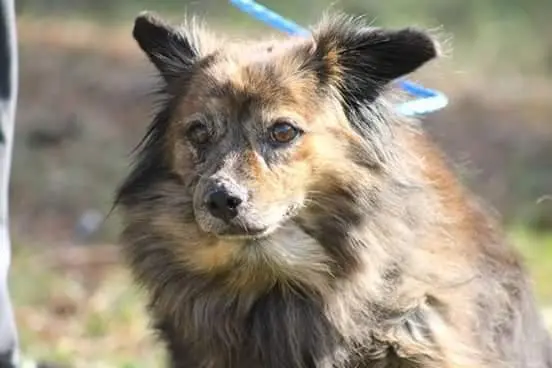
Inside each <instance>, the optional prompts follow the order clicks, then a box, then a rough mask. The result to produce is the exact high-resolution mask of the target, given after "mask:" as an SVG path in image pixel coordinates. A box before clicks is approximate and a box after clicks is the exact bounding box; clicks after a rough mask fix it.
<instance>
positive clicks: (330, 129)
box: [120, 13, 437, 267]
mask: <svg viewBox="0 0 552 368" xmlns="http://www.w3.org/2000/svg"><path fill="white" fill-rule="evenodd" d="M133 35H134V37H135V39H136V41H137V42H138V44H139V45H140V47H141V49H142V50H143V51H144V52H145V53H146V55H147V56H148V57H149V59H150V60H151V62H153V64H154V65H155V66H156V68H157V69H158V71H159V73H160V74H161V76H162V92H163V101H162V105H161V109H160V111H159V113H158V115H157V117H156V119H155V121H154V123H153V125H152V126H151V129H150V131H149V134H148V136H147V137H146V139H145V144H144V149H143V151H142V153H141V156H140V157H139V162H138V164H137V166H136V168H135V170H134V172H133V173H132V174H131V176H130V178H129V179H128V180H127V182H126V183H125V185H123V188H122V190H121V193H120V194H121V198H127V199H128V198H132V200H127V201H126V203H127V204H132V205H129V207H131V209H132V208H133V207H135V208H139V209H140V210H139V212H141V213H145V214H144V215H143V216H142V217H141V218H142V220H143V217H149V218H150V220H149V221H151V222H152V223H156V224H157V225H156V226H158V228H163V229H164V230H163V231H161V230H160V232H164V233H172V234H173V235H174V239H177V240H178V241H181V242H183V243H186V242H187V243H188V244H187V245H183V247H186V248H187V249H191V248H194V247H195V250H193V251H189V252H187V255H186V257H189V258H190V257H192V258H193V257H196V256H191V255H190V254H191V253H193V254H196V253H197V254H201V257H204V258H205V257H207V258H208V259H209V261H208V262H206V263H205V264H209V265H211V266H212V265H213V264H214V263H217V264H218V263H219V262H220V263H226V261H221V258H223V259H226V258H232V257H235V256H236V252H238V251H237V250H236V249H233V250H229V248H232V247H234V248H235V247H251V244H252V243H262V242H265V243H266V242H269V243H270V242H272V243H274V241H275V239H282V237H287V238H288V242H287V243H288V244H287V245H286V247H288V249H287V250H288V253H289V254H288V255H287V256H285V257H284V258H286V257H287V261H288V262H292V263H293V261H294V259H293V257H295V258H296V259H297V258H301V257H303V258H304V259H305V260H306V261H305V262H307V261H308V259H312V258H313V257H315V255H314V254H315V253H317V254H319V255H320V254H326V252H325V250H324V249H323V247H320V246H316V245H313V246H311V247H307V246H305V245H304V243H305V242H304V239H303V238H302V237H303V236H306V235H305V234H301V235H300V237H299V238H296V239H294V238H293V237H294V236H295V237H297V236H299V235H297V234H298V233H297V232H296V231H295V230H294V229H295V226H296V225H295V224H300V223H301V222H302V220H304V218H305V217H306V216H307V215H306V214H307V213H308V212H309V211H311V212H312V211H313V208H315V207H316V206H317V207H316V208H317V209H316V211H319V212H320V211H324V209H323V208H321V207H320V206H321V204H322V203H324V200H325V199H328V198H330V197H331V195H330V194H332V193H340V194H343V195H345V196H349V197H354V196H355V195H356V193H355V190H356V189H355V185H354V183H355V182H357V181H358V180H359V179H361V180H363V181H365V183H364V184H367V183H368V182H369V181H371V180H373V181H374V182H377V181H378V175H380V174H381V170H382V167H383V164H384V163H383V161H384V160H385V158H384V156H385V149H386V148H385V147H382V144H381V142H380V141H378V139H376V138H375V137H371V136H370V134H378V130H380V129H381V128H380V127H378V124H381V121H380V120H382V119H385V117H383V118H382V116H381V111H380V110H378V109H379V108H380V107H378V106H379V105H378V104H377V101H378V99H379V96H380V94H381V93H382V91H383V90H384V89H385V88H386V87H387V86H388V85H389V83H391V82H392V81H394V80H395V79H397V78H399V77H402V76H404V75H406V74H408V73H410V72H412V71H414V70H415V69H417V68H418V67H420V66H421V65H422V64H424V63H425V62H427V61H429V60H430V59H432V58H434V57H435V56H436V54H437V50H436V44H435V42H434V41H433V39H432V38H431V37H430V36H429V35H428V34H427V33H425V32H423V31H420V30H416V29H411V28H407V29H400V30H386V29H380V28H371V27H367V26H365V25H363V24H362V22H361V21H360V20H359V19H354V18H348V17H345V16H338V17H334V18H328V19H327V20H325V21H323V22H322V23H321V24H320V25H319V26H317V27H316V28H315V29H313V32H312V36H311V37H306V38H302V37H290V38H287V39H283V40H277V41H259V42H249V43H233V42H224V41H222V40H217V39H216V38H214V37H212V36H211V37H208V36H207V35H206V34H205V33H204V32H202V31H201V30H200V29H199V28H198V27H195V26H186V27H180V28H177V27H172V26H170V25H168V24H166V23H165V22H163V21H162V20H160V19H159V18H157V17H155V16H153V15H151V14H148V13H144V14H141V15H140V16H139V17H138V18H137V19H136V22H135V27H134V31H133ZM161 188H162V189H161ZM148 193H149V194H148ZM154 200H155V201H157V202H155V201H154ZM123 202H125V201H123ZM154 202H155V203H159V204H158V205H153V204H152V203H154ZM326 204H327V205H328V206H334V207H337V208H339V207H340V206H344V205H345V204H344V203H339V201H335V198H334V201H333V202H332V203H329V202H328V203H326ZM156 206H157V207H156ZM148 211H149V213H148ZM327 211H328V216H330V217H331V216H332V208H330V207H328V208H327ZM334 215H336V213H334ZM133 216H135V218H136V216H137V215H133ZM339 217H340V216H337V215H336V218H335V221H341V220H342V219H343V217H344V216H341V218H339ZM152 218H155V219H152ZM345 220H347V219H345ZM144 221H145V220H144ZM286 231H287V233H286ZM301 242H303V243H301ZM284 243H285V242H284ZM190 244H191V245H190ZM229 244H230V245H229ZM236 244H239V246H238V245H236ZM302 244H303V245H302ZM202 247H206V248H209V249H211V251H209V252H207V250H204V251H199V250H198V249H200V248H202ZM294 247H295V249H292V248H294ZM301 247H303V248H301ZM213 252H216V255H215V253H213ZM267 252H268V253H270V251H267ZM207 253H208V254H209V256H206V254H207ZM254 253H255V254H259V253H258V250H255V251H254ZM268 253H267V254H268ZM197 257H199V255H197ZM260 257H261V258H266V254H265V255H263V256H260ZM320 257H325V256H320ZM191 262H192V263H193V262H194V261H191ZM299 263H300V262H299ZM211 266H209V267H211ZM206 267H207V266H206ZM213 267H214V266H213Z"/></svg>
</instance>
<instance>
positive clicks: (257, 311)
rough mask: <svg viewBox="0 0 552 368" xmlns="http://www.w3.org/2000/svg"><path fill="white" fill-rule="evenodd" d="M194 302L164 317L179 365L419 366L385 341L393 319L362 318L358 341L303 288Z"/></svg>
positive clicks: (164, 330)
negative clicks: (245, 298) (241, 298)
mask: <svg viewBox="0 0 552 368" xmlns="http://www.w3.org/2000/svg"><path fill="white" fill-rule="evenodd" d="M187 303H189V305H187V306H183V308H182V310H181V311H179V312H180V314H179V315H178V316H160V318H159V319H158V321H159V323H158V325H157V328H158V330H159V332H160V333H161V335H162V337H163V339H164V340H165V341H167V342H168V343H169V344H170V346H169V350H170V351H172V352H173V353H176V355H173V357H172V367H174V368H184V367H197V368H241V367H250V368H261V367H262V368H368V367H414V366H415V365H413V364H412V363H409V361H408V360H405V359H403V358H401V357H400V355H401V351H400V348H399V349H398V350H396V346H393V342H391V341H384V339H385V335H386V334H388V333H389V331H390V330H392V329H393V328H395V329H396V327H397V326H391V327H389V328H387V329H386V328H382V327H381V326H389V325H390V323H389V321H376V320H375V318H377V317H375V315H371V316H369V317H368V318H367V316H364V318H358V326H357V327H359V331H361V330H362V334H361V335H359V336H357V337H358V340H357V341H355V339H354V338H351V336H348V334H350V332H351V331H343V330H341V329H340V328H339V327H338V326H336V324H335V323H333V322H332V321H331V318H330V317H329V315H328V312H327V311H325V310H324V306H323V305H322V304H321V302H319V301H315V299H314V298H312V297H311V296H309V297H306V296H304V295H301V293H300V292H298V291H297V292H296V293H291V292H290V291H289V290H286V291H284V290H282V289H280V288H279V287H278V286H276V287H275V288H274V289H273V290H271V291H270V292H267V293H266V294H265V295H262V296H260V297H259V298H258V299H256V300H254V301H246V300H238V299H235V300H234V301H233V302H229V301H228V300H222V299H221V300H215V298H213V299H210V300H209V298H202V299H201V300H198V301H196V302H194V301H192V300H188V301H187ZM248 303H251V304H250V305H247V304H248ZM245 308H248V310H247V311H244V310H245ZM403 322H404V323H408V321H406V320H405V321H403ZM176 326H183V327H182V328H181V329H179V330H176V328H177V327H176ZM375 326H379V327H378V328H375ZM411 327H412V326H410V328H411ZM399 328H402V326H399ZM406 328H408V327H406ZM179 352H181V354H180V353H179Z"/></svg>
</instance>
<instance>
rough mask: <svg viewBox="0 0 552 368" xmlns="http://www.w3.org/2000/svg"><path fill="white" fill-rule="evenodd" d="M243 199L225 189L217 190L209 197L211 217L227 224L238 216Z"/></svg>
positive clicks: (208, 204) (208, 205)
mask: <svg viewBox="0 0 552 368" xmlns="http://www.w3.org/2000/svg"><path fill="white" fill-rule="evenodd" d="M242 202H243V199H242V198H240V197H238V196H236V195H234V194H231V193H229V192H228V191H226V190H224V189H222V190H221V189H219V190H215V191H214V192H212V193H210V194H209V195H208V196H207V208H208V209H209V212H210V213H211V215H213V216H214V217H216V218H219V219H221V220H224V221H225V222H228V221H230V220H232V219H233V218H234V217H236V216H237V215H238V207H239V206H240V204H241V203H242Z"/></svg>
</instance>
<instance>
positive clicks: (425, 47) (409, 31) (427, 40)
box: [398, 27, 441, 60]
mask: <svg viewBox="0 0 552 368" xmlns="http://www.w3.org/2000/svg"><path fill="white" fill-rule="evenodd" d="M398 35H399V37H401V38H402V39H403V40H404V42H405V43H408V44H410V45H411V46H414V47H416V49H418V50H419V51H420V54H423V55H424V56H425V58H426V60H431V59H434V58H436V57H439V56H441V46H440V45H439V42H438V41H437V39H436V38H435V37H433V36H432V35H431V34H430V33H429V32H427V31H425V30H422V29H419V28H415V27H409V28H404V29H402V30H400V31H398Z"/></svg>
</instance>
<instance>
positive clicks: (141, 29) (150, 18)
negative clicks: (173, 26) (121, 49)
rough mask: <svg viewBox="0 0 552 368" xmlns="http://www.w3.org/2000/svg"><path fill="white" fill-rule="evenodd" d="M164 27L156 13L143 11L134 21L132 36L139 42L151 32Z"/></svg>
mask: <svg viewBox="0 0 552 368" xmlns="http://www.w3.org/2000/svg"><path fill="white" fill-rule="evenodd" d="M165 26H166V25H165V22H164V21H163V20H162V19H161V17H159V16H158V15H157V14H156V13H154V12H151V11H148V10H144V11H141V12H140V13H139V14H138V15H137V16H136V19H135V20H134V28H133V30H132V35H133V36H134V38H135V39H137V40H139V39H141V38H142V36H144V35H146V34H147V33H149V32H151V31H152V30H155V29H159V28H165Z"/></svg>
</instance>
